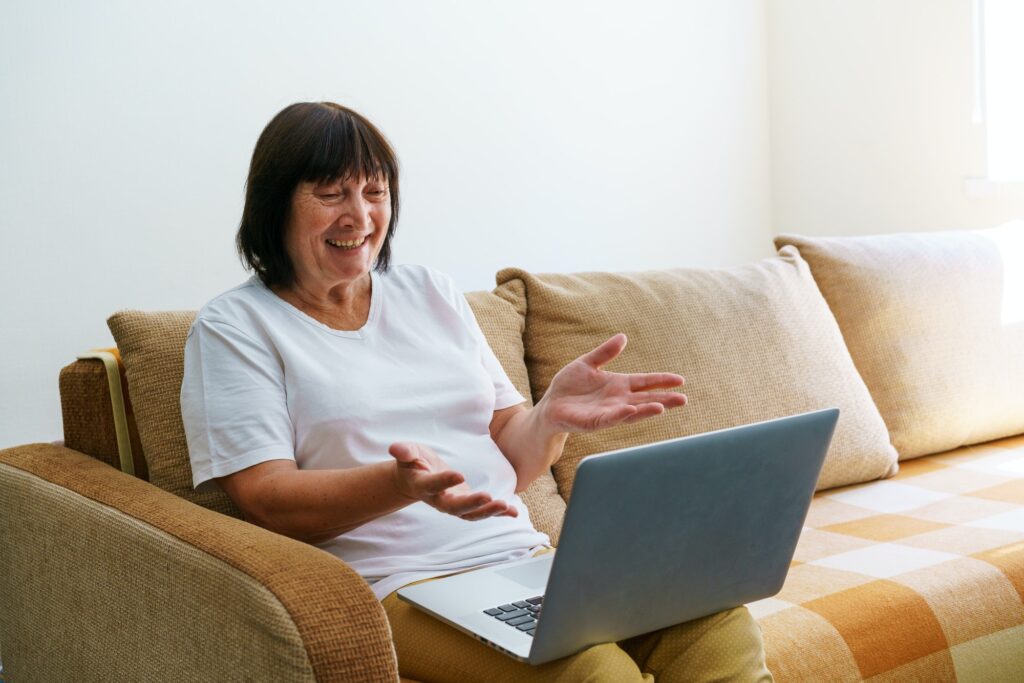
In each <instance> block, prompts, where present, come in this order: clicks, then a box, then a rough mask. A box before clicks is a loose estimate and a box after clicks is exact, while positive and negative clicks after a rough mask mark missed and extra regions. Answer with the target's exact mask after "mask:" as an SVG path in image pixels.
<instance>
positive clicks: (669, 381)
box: [490, 334, 686, 493]
mask: <svg viewBox="0 0 1024 683" xmlns="http://www.w3.org/2000/svg"><path fill="white" fill-rule="evenodd" d="M625 347H626V335H624V334H617V335H615V336H614V337H612V338H611V339H609V340H608V341H606V342H605V343H603V344H601V345H600V346H598V347H597V348H596V349H594V350H593V351H591V352H589V353H586V354H584V355H582V356H580V357H579V358H577V359H576V360H574V361H572V362H571V363H569V364H568V365H566V366H565V367H564V368H562V369H561V370H559V371H558V373H557V374H556V375H555V376H554V377H553V378H552V380H551V385H550V386H549V387H548V390H547V391H546V392H545V394H544V397H543V398H541V400H540V401H539V402H538V403H537V405H535V406H534V407H533V408H527V407H525V406H521V405H520V406H513V407H511V408H504V409H502V410H496V411H495V412H494V417H493V418H492V419H491V425H490V428H491V438H492V439H494V442H495V443H496V444H498V448H500V449H501V452H502V453H504V454H505V457H506V458H508V461H509V462H510V463H511V464H512V467H513V468H514V469H515V471H516V478H517V482H516V492H517V493H518V492H519V491H524V490H525V489H526V487H528V486H529V485H530V484H531V483H532V482H533V480H534V479H536V478H537V477H539V476H540V475H541V474H542V473H543V472H545V471H546V470H548V469H549V468H550V467H551V465H552V464H554V462H555V461H556V460H558V458H559V457H561V455H562V448H563V447H564V446H565V439H566V437H567V436H568V435H569V432H594V431H597V430H599V429H605V428H607V427H614V426H615V425H618V424H623V423H629V422H636V421H638V420H643V419H645V418H648V417H653V416H655V415H660V414H662V413H663V412H665V410H667V409H670V408H678V407H681V406H683V405H685V404H686V396H684V395H683V394H680V393H678V392H675V391H669V390H670V389H674V388H676V387H679V386H682V384H683V378H682V377H680V376H679V375H675V374H672V373H667V372H651V373H639V374H619V373H616V372H608V371H606V370H602V369H601V366H603V365H605V364H607V363H609V362H611V361H612V360H613V359H614V358H615V357H616V356H618V355H619V354H620V353H622V350H623V349H624V348H625Z"/></svg>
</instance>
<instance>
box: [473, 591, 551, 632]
mask: <svg viewBox="0 0 1024 683" xmlns="http://www.w3.org/2000/svg"><path fill="white" fill-rule="evenodd" d="M543 602H544V596H543V595H538V596H537V597H535V598H527V599H526V600H519V601H518V602H513V603H509V604H508V605H498V606H497V607H492V608H491V609H485V610H484V614H486V615H488V616H491V617H494V618H495V619H497V620H498V621H504V622H505V623H506V624H508V625H509V626H514V627H516V628H517V629H519V630H520V631H522V632H523V633H525V634H526V635H528V636H530V637H533V632H534V630H535V629H536V628H537V618H538V617H539V616H540V606H541V603H543Z"/></svg>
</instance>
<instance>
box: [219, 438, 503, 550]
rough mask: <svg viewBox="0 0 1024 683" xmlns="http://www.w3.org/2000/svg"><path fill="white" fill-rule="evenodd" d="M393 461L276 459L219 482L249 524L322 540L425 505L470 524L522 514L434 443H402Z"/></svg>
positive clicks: (312, 540)
mask: <svg viewBox="0 0 1024 683" xmlns="http://www.w3.org/2000/svg"><path fill="white" fill-rule="evenodd" d="M389 453H390V454H391V456H392V458H393V460H390V461H387V462H381V463H377V464H374V465H364V466H361V467H353V468H351V469H345V470H300V469H298V468H297V467H296V464H295V461H294V460H268V461H265V462H261V463H259V464H257V465H253V466H252V467H248V468H246V469H244V470H240V471H238V472H235V473H234V474H230V475H227V476H225V477H220V478H218V479H217V482H218V483H219V484H220V486H221V487H222V488H223V489H224V491H225V492H226V493H227V494H228V495H229V496H230V497H231V499H232V500H233V501H234V502H235V505H237V506H238V508H239V509H240V510H241V511H242V513H243V514H244V515H245V517H246V519H247V520H248V521H250V522H252V523H253V524H256V525H258V526H261V527H264V528H266V529H269V530H271V531H275V532H277V533H279V534H282V535H285V536H289V537H291V538H295V539H298V540H300V541H305V542H307V543H322V542H324V541H328V540H330V539H332V538H334V537H335V536H338V535H340V534H343V533H345V532H347V531H351V530H352V529H355V528H356V527H358V526H361V525H363V524H365V523H367V522H369V521H371V520H373V519H376V518H378V517H382V516H384V515H387V514H390V513H392V512H394V511H396V510H399V509H401V508H403V507H405V506H406V505H410V504H412V503H416V502H419V501H423V502H425V503H427V504H428V505H430V506H431V507H433V508H435V509H436V510H439V511H440V512H443V513H446V514H450V515H455V516H457V517H460V518H462V519H466V520H470V521H472V520H477V519H484V518H485V517H493V516H497V515H505V516H510V517H514V516H516V515H517V514H518V513H517V512H516V509H515V508H514V507H512V506H511V505H509V504H508V503H506V502H504V501H501V500H493V499H492V498H491V496H490V495H489V494H487V493H483V492H477V493H474V492H472V491H471V490H470V489H469V487H468V486H467V485H466V484H465V482H464V477H463V476H462V475H461V474H459V473H458V472H455V471H453V470H451V469H449V468H448V467H447V465H446V464H445V463H444V461H443V460H441V458H440V457H439V456H438V455H437V454H436V453H434V452H433V451H432V450H430V449H429V448H427V447H426V446H423V445H420V444H411V443H396V444H393V445H392V446H391V448H390V450H389Z"/></svg>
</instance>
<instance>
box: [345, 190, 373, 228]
mask: <svg viewBox="0 0 1024 683" xmlns="http://www.w3.org/2000/svg"><path fill="white" fill-rule="evenodd" d="M372 206H373V205H372V204H371V203H370V202H369V201H367V200H366V198H365V197H363V196H361V195H360V194H356V193H353V195H352V196H349V198H348V201H346V202H345V206H344V211H342V213H341V215H340V216H339V217H338V220H339V222H340V225H341V227H343V228H350V229H352V230H355V231H363V230H366V228H367V227H368V226H372V225H373V219H372V218H371V217H370V209H371V208H372Z"/></svg>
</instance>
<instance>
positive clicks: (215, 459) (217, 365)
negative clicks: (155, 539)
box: [181, 318, 295, 489]
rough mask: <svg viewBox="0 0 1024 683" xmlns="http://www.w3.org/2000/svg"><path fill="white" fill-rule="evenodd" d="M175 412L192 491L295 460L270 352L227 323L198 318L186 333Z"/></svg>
mask: <svg viewBox="0 0 1024 683" xmlns="http://www.w3.org/2000/svg"><path fill="white" fill-rule="evenodd" d="M181 416H182V420H183V422H184V425H185V437H186V439H187V440H188V452H189V458H190V460H191V461H192V485H193V486H194V487H195V488H196V489H199V488H200V487H201V486H203V488H206V486H209V485H210V484H209V483H208V482H210V481H211V480H212V479H214V478H216V477H223V476H226V475H228V474H233V473H235V472H238V471H240V470H243V469H245V468H247V467H251V466H253V465H256V464H259V463H261V462H265V461H268V460H286V459H291V460H294V459H295V438H294V429H293V427H292V423H291V419H290V417H289V415H288V407H287V403H286V395H285V384H284V372H283V370H282V367H281V363H280V361H279V360H278V357H277V354H276V353H275V352H274V350H273V349H272V348H269V347H268V346H267V345H266V344H264V343H261V342H259V341H258V340H256V339H254V338H253V337H251V336H250V335H248V334H246V333H245V332H243V331H242V330H240V329H238V328H237V327H235V326H234V325H231V324H229V323H226V322H217V321H211V320H206V319H203V318H199V319H197V320H196V322H195V323H194V324H193V325H192V328H191V329H190V330H189V334H188V339H187V341H186V342H185V375H184V378H183V380H182V384H181Z"/></svg>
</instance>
